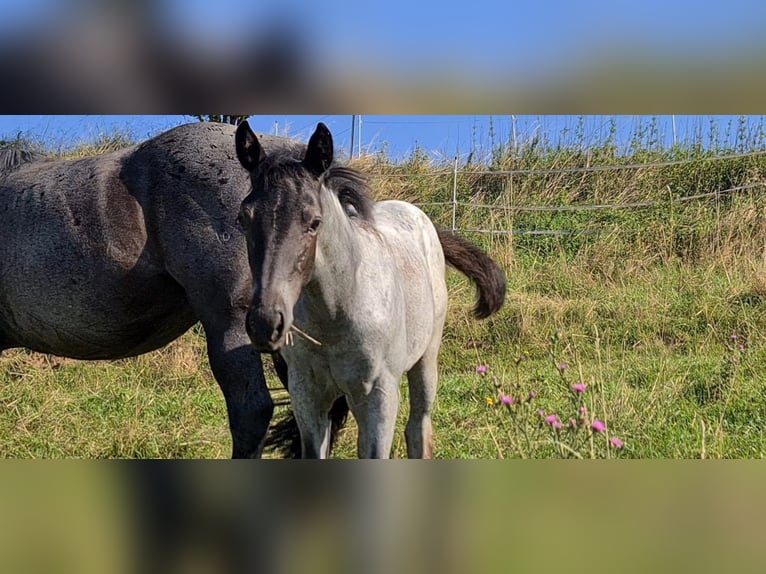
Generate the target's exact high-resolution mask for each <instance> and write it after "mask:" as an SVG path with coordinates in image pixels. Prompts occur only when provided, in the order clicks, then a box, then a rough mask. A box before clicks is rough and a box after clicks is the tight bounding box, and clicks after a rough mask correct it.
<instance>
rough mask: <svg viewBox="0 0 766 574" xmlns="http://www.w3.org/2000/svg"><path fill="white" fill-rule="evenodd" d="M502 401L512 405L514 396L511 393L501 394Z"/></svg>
mask: <svg viewBox="0 0 766 574" xmlns="http://www.w3.org/2000/svg"><path fill="white" fill-rule="evenodd" d="M500 402H501V403H503V404H504V405H508V406H511V405H512V404H513V397H511V396H509V395H500Z"/></svg>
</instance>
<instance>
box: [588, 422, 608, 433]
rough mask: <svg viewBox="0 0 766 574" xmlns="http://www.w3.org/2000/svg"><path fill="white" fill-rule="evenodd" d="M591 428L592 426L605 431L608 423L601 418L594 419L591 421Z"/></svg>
mask: <svg viewBox="0 0 766 574" xmlns="http://www.w3.org/2000/svg"><path fill="white" fill-rule="evenodd" d="M590 428H592V429H593V430H594V431H596V432H599V433H600V432H604V431H605V430H606V424H604V422H603V421H600V420H598V419H596V420H594V421H593V422H592V423H591V425H590Z"/></svg>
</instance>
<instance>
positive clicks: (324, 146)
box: [303, 122, 333, 177]
mask: <svg viewBox="0 0 766 574" xmlns="http://www.w3.org/2000/svg"><path fill="white" fill-rule="evenodd" d="M332 158H333V149H332V134H331V133H330V130H329V129H327V126H326V125H324V124H323V123H322V122H319V124H318V125H317V129H316V130H315V131H314V134H313V135H312V136H311V139H309V145H308V148H306V156H305V157H304V158H303V164H304V165H305V166H306V168H307V169H308V170H309V171H310V172H311V173H313V174H314V175H316V176H317V177H319V176H320V175H322V174H323V173H324V172H325V170H327V168H328V167H330V164H331V163H332Z"/></svg>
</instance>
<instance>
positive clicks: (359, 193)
mask: <svg viewBox="0 0 766 574" xmlns="http://www.w3.org/2000/svg"><path fill="white" fill-rule="evenodd" d="M324 181H325V183H326V184H327V187H328V188H330V189H331V190H332V191H334V192H335V194H336V195H337V196H338V200H339V201H340V204H341V205H343V206H344V207H346V206H351V207H353V208H354V211H355V212H356V215H357V217H359V219H360V221H363V222H366V223H372V222H373V214H372V208H373V206H374V205H375V202H374V201H373V200H372V199H371V193H370V185H369V183H368V182H367V178H366V177H365V176H364V174H363V173H362V172H360V171H359V170H356V169H354V168H352V167H348V166H345V165H333V166H330V169H328V170H327V171H326V172H325V174H324Z"/></svg>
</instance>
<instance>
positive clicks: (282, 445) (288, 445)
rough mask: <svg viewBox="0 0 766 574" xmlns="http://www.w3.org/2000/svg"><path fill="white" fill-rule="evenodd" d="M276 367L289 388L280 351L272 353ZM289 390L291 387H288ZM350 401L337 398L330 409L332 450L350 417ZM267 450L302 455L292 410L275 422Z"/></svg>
mask: <svg viewBox="0 0 766 574" xmlns="http://www.w3.org/2000/svg"><path fill="white" fill-rule="evenodd" d="M272 359H273V360H274V369H275V370H276V371H277V376H278V377H279V380H280V381H282V385H284V387H285V389H287V388H288V387H287V364H286V363H285V360H284V359H283V358H282V356H281V355H280V354H279V353H274V354H272ZM288 391H289V389H288ZM348 411H349V409H348V403H347V402H346V397H341V398H339V399H337V400H336V401H335V402H334V403H333V405H332V408H331V409H330V452H331V453H332V448H333V446H335V442H336V440H337V438H338V432H340V430H341V429H342V428H343V427H344V426H345V425H346V420H347V419H348ZM264 448H265V449H266V450H268V451H271V452H274V453H275V454H279V455H281V456H282V457H283V458H300V457H301V435H300V432H299V431H298V423H297V421H296V420H295V415H294V414H293V411H292V410H291V411H290V412H288V413H287V414H286V415H285V416H284V417H282V418H281V419H280V420H278V421H276V422H274V423H273V424H272V425H271V428H270V429H269V434H268V436H267V437H266V445H265V447H264Z"/></svg>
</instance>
